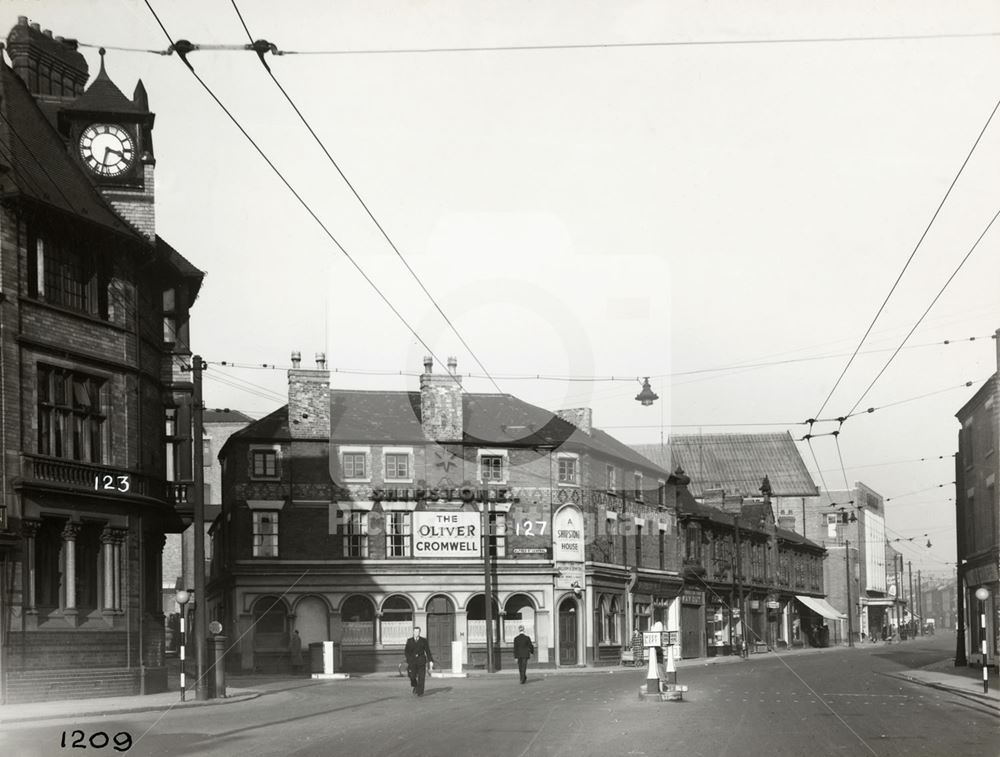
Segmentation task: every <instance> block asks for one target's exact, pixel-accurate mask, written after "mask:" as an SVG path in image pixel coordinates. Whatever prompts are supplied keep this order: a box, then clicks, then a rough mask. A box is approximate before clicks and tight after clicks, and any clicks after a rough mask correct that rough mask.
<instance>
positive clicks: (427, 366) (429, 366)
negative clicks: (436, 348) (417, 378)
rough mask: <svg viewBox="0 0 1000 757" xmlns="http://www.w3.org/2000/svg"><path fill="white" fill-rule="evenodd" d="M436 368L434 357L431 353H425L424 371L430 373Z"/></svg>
mask: <svg viewBox="0 0 1000 757" xmlns="http://www.w3.org/2000/svg"><path fill="white" fill-rule="evenodd" d="M433 370H434V358H432V357H431V356H430V355H424V373H430V372H431V371H433Z"/></svg>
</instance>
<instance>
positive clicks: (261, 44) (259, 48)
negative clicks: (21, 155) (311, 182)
mask: <svg viewBox="0 0 1000 757" xmlns="http://www.w3.org/2000/svg"><path fill="white" fill-rule="evenodd" d="M230 1H231V2H232V5H233V10H234V11H236V15H237V17H238V18H239V19H240V23H241V24H242V25H243V30H244V31H245V32H246V33H247V38H248V39H249V40H250V44H251V45H252V46H253V47H254V49H255V50H256V52H257V57H258V58H259V59H260V63H261V65H262V66H263V67H264V70H265V71H266V72H267V75H268V76H269V77H271V81H272V82H274V85H275V86H276V87H277V88H278V90H279V91H280V92H281V94H282V95H284V96H285V100H287V101H288V104H289V105H290V106H291V107H292V110H294V111H295V115H297V116H298V117H299V120H300V121H302V125H303V126H305V127H306V129H307V130H308V131H309V133H310V134H311V135H312V138H313V139H314V140H315V141H316V144H317V145H319V148H320V149H321V150H322V151H323V154H324V155H326V157H327V160H329V161H330V164H331V165H332V166H333V167H334V168H335V169H337V173H338V174H340V178H341V179H343V180H344V183H345V184H346V185H347V187H348V189H350V190H351V192H352V193H353V194H354V197H355V198H356V199H357V201H358V202H359V203H360V204H361V207H362V208H364V210H365V213H367V214H368V217H369V218H370V219H371V221H372V223H373V224H375V227H376V228H377V229H378V230H379V232H381V234H382V236H383V237H384V238H385V241H386V242H388V244H389V246H390V247H391V248H392V251H393V252H395V253H396V257H398V258H399V259H400V261H401V262H402V263H403V265H404V266H405V267H406V270H407V271H409V272H410V275H411V276H412V277H413V279H414V281H416V282H417V284H418V285H419V286H420V289H421V290H423V293H424V294H425V295H427V299H429V300H430V301H431V304H432V305H434V307H435V309H436V310H437V311H438V314H440V316H441V317H442V318H443V319H444V322H445V323H447V324H448V328H450V329H451V330H452V333H454V334H455V336H457V337H458V340H459V341H460V342H461V343H462V346H463V347H464V348H465V349H466V351H467V352H468V353H469V355H471V356H472V359H473V360H475V361H476V364H477V365H478V366H479V367H480V369H482V371H483V373H485V374H486V376H487V377H488V378H489V380H490V381H491V382H492V384H493V386H494V387H495V388H496V390H497V392H498V393H500V394H503V390H502V389H501V388H500V386H499V385H498V384H497V382H496V381H495V380H494V378H493V377H492V376H490V372H489V371H488V370H487V369H486V366H485V365H483V361H482V360H480V359H479V356H478V355H477V354H476V353H475V351H474V350H473V349H472V347H470V346H469V343H468V342H466V341H465V337H463V336H462V335H461V334H460V333H459V331H458V329H457V328H456V327H455V324H454V323H452V321H451V319H450V318H449V317H448V316H447V315H445V312H444V310H442V308H441V306H440V305H439V304H438V301H437V300H436V299H434V295H432V294H431V293H430V292H429V291H428V290H427V287H426V286H424V282H423V281H421V279H420V277H419V276H417V272H416V271H414V270H413V267H412V266H411V265H410V263H409V262H408V261H407V260H406V258H404V257H403V253H401V252H400V251H399V248H398V247H397V246H396V243H395V242H393V241H392V238H391V237H390V236H389V234H388V232H386V230H385V227H383V226H382V224H381V223H379V220H378V219H377V218H376V217H375V214H374V213H372V211H371V208H369V207H368V203H366V202H365V201H364V199H363V198H362V197H361V195H360V194H359V193H358V190H357V189H355V188H354V184H352V183H351V180H350V179H348V178H347V176H346V175H345V174H344V172H343V170H342V169H341V168H340V165H339V164H338V163H337V161H336V160H335V159H334V157H333V155H331V154H330V151H329V150H328V149H327V148H326V145H325V144H323V140H321V139H320V138H319V135H318V134H317V133H316V130H315V129H313V127H312V124H310V123H309V121H308V120H307V119H306V117H305V116H304V115H303V113H302V111H301V110H300V109H299V106H298V105H296V104H295V101H294V100H293V99H292V96H291V95H289V94H288V91H287V90H286V89H285V88H284V87H283V86H282V85H281V82H279V81H278V77H276V76H275V75H274V72H273V71H272V70H271V67H270V66H269V65H268V64H267V61H265V60H264V53H265V52H266V51H269V50H270V49H271V45H270V43H268V42H266V41H264V40H258V41H255V40H254V38H253V35H252V34H250V29H249V28H247V24H246V21H245V20H244V19H243V14H242V13H240V9H239V6H238V5H237V4H236V0H230Z"/></svg>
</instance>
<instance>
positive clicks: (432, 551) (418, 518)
mask: <svg viewBox="0 0 1000 757" xmlns="http://www.w3.org/2000/svg"><path fill="white" fill-rule="evenodd" d="M479 519H480V516H479V513H467V512H433V511H426V512H415V513H413V556H414V557H479V556H480V555H481V554H482V552H481V550H480V546H481V543H482V537H481V535H480V532H479Z"/></svg>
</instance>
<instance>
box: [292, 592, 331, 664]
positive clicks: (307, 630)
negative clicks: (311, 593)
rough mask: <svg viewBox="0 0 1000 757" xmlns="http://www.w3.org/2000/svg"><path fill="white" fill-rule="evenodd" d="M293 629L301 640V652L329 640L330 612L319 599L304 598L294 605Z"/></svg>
mask: <svg viewBox="0 0 1000 757" xmlns="http://www.w3.org/2000/svg"><path fill="white" fill-rule="evenodd" d="M295 629H296V630H297V631H298V632H299V636H301V638H302V651H303V652H308V651H309V645H310V644H315V643H316V642H319V641H327V640H329V638H330V610H329V608H328V607H327V604H326V602H324V601H323V600H322V599H321V598H320V597H305V598H304V599H301V600H300V601H299V603H298V604H297V605H295Z"/></svg>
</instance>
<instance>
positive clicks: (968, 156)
mask: <svg viewBox="0 0 1000 757" xmlns="http://www.w3.org/2000/svg"><path fill="white" fill-rule="evenodd" d="M997 109H1000V100H997V103H996V105H994V106H993V110H992V111H990V115H989V118H987V119H986V123H985V124H983V128H982V129H980V130H979V135H978V136H977V137H976V140H975V142H973V143H972V147H971V148H970V149H969V152H968V154H966V156H965V160H963V161H962V165H961V166H960V167H959V169H958V173H956V174H955V178H953V179H952V180H951V184H949V185H948V190H947V191H946V192H945V193H944V197H942V198H941V202H939V203H938V206H937V208H936V209H935V210H934V213H933V215H931V220H930V221H928V222H927V226H926V227H925V228H924V231H923V233H922V234H921V235H920V238H919V239H918V240H917V243H916V245H915V246H914V247H913V251H912V252H911V253H910V256H909V257H908V258H907V259H906V263H905V264H904V265H903V268H902V270H901V271H900V272H899V275H898V276H897V277H896V280H895V282H893V284H892V287H891V288H890V289H889V293H888V294H887V295H886V296H885V299H884V300H883V301H882V304H881V305H880V306H879V308H878V311H877V312H876V313H875V317H874V318H872V321H871V323H870V324H868V328H867V329H866V330H865V333H864V336H862V337H861V341H860V342H858V346H857V347H856V348H855V350H854V354H853V355H851V357H850V359H849V360H848V361H847V365H845V366H844V370H842V371H841V372H840V376H838V377H837V380H836V382H835V383H834V385H833V387H832V388H831V389H830V393H829V394H827V395H826V399H825V400H823V404H822V405H821V406H820V408H819V410H818V411H817V412H816V417H819V416H820V415H822V414H823V411H824V410H825V409H826V406H827V403H829V401H830V398H831V397H832V396H833V393H834V392H835V391H836V390H837V387H838V386H840V382H841V381H842V380H843V378H844V375H845V374H846V373H847V370H848V369H849V368H850V367H851V364H852V363H853V362H854V358H856V357H857V355H858V352H859V351H860V350H861V347H862V346H863V345H864V343H865V340H866V339H867V338H868V335H869V334H870V333H871V331H872V329H873V328H874V327H875V322H876V321H878V319H879V316H881V315H882V311H883V310H885V306H886V305H887V304H888V302H889V298H890V297H892V295H893V292H895V291H896V287H897V286H899V282H900V280H901V279H902V278H903V274H904V273H906V269H907V268H909V266H910V263H911V262H912V261H913V258H914V256H915V255H916V254H917V250H919V249H920V246H921V245H922V244H923V242H924V239H925V238H926V237H927V234H928V232H930V230H931V226H932V225H933V224H934V221H935V220H937V217H938V214H939V213H940V212H941V208H943V207H944V204H945V202H946V201H947V200H948V197H949V196H950V195H951V190H952V189H953V188H954V187H955V184H957V183H958V179H959V177H960V176H961V175H962V172H963V171H965V167H966V165H968V163H969V160H970V159H971V158H972V154H973V153H974V152H975V151H976V147H978V146H979V142H980V141H981V140H982V138H983V134H985V133H986V129H987V128H988V127H989V125H990V122H991V121H992V120H993V116H994V115H996V112H997ZM990 223H992V221H991V222H990ZM987 228H989V227H987ZM984 233H985V232H984ZM949 281H950V279H949ZM942 291H943V290H942ZM936 300H937V298H935V301H936ZM931 304H933V303H931ZM925 315H926V313H925ZM921 320H922V319H921ZM918 323H919V321H918ZM910 333H912V331H911V332H910ZM903 342H904V343H905V342H906V340H905V339H904V340H903ZM900 347H902V345H900ZM897 352H898V350H897ZM895 354H896V353H893V357H895ZM889 362H892V358H890V359H889ZM886 367H888V363H886ZM883 370H884V369H883ZM881 375H882V374H881V373H879V376H881ZM876 380H877V377H876ZM874 383H875V382H874V381H873V382H872V385H874ZM870 388H871V387H869V389H870ZM867 394H868V392H867V390H866V391H865V393H864V394H862V395H861V398H860V399H859V400H858V401H857V402H856V403H855V405H854V407H853V408H851V412H852V413H853V412H854V410H855V409H856V408H857V406H858V405H859V404H861V400H862V399H864V398H865V395H867Z"/></svg>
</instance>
